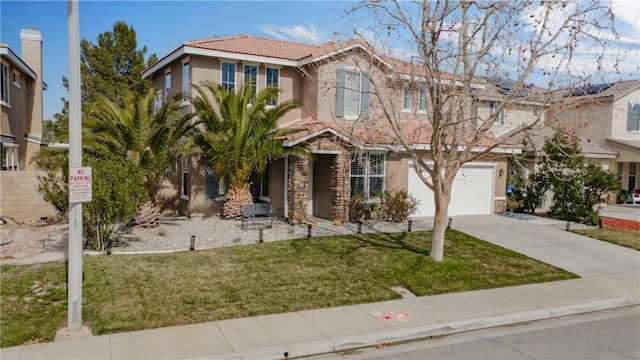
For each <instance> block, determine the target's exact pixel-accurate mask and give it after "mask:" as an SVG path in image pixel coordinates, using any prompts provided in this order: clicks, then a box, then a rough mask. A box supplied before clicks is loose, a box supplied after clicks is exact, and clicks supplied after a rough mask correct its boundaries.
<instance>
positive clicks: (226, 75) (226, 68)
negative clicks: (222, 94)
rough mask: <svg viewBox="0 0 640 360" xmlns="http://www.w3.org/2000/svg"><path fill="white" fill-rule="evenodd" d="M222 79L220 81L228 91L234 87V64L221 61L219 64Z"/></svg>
mask: <svg viewBox="0 0 640 360" xmlns="http://www.w3.org/2000/svg"><path fill="white" fill-rule="evenodd" d="M221 72H222V75H221V76H222V79H221V80H220V83H221V84H222V86H224V87H225V88H226V89H227V91H228V92H232V91H234V89H235V88H236V64H233V63H226V62H223V63H222V65H221Z"/></svg>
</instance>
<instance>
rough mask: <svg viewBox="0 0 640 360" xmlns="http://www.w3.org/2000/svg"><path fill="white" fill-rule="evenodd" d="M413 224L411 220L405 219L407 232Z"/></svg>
mask: <svg viewBox="0 0 640 360" xmlns="http://www.w3.org/2000/svg"><path fill="white" fill-rule="evenodd" d="M412 225H413V220H409V221H407V232H411V226H412Z"/></svg>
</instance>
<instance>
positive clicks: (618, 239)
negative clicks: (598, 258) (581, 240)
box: [573, 228, 640, 251]
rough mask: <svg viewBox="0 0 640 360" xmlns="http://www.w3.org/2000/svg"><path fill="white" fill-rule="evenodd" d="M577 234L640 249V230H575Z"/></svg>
mask: <svg viewBox="0 0 640 360" xmlns="http://www.w3.org/2000/svg"><path fill="white" fill-rule="evenodd" d="M573 232H575V233H576V234H580V235H585V236H588V237H592V238H594V239H598V240H602V241H606V242H610V243H612V244H616V245H620V246H624V247H628V248H629V249H634V250H638V251H640V231H629V230H616V229H611V228H602V229H589V230H573Z"/></svg>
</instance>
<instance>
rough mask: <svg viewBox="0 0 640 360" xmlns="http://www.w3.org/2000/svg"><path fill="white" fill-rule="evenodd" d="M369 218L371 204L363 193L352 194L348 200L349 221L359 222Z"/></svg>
mask: <svg viewBox="0 0 640 360" xmlns="http://www.w3.org/2000/svg"><path fill="white" fill-rule="evenodd" d="M370 216H371V203H370V202H369V200H368V199H367V197H366V196H365V194H364V193H359V194H354V195H352V196H351V199H350V200H349V221H351V222H359V221H362V220H365V219H368V218H369V217H370Z"/></svg>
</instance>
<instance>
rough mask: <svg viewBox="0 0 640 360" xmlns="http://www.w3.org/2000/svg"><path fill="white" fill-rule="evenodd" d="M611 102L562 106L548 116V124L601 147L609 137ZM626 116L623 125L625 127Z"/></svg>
mask: <svg viewBox="0 0 640 360" xmlns="http://www.w3.org/2000/svg"><path fill="white" fill-rule="evenodd" d="M611 104H612V103H611V100H606V99H605V100H599V101H597V102H591V103H575V104H568V105H566V106H563V107H562V108H561V109H560V111H559V112H557V113H554V114H551V115H549V117H548V119H549V123H550V124H551V125H554V126H557V127H559V128H561V129H564V130H566V131H569V132H571V133H575V134H576V135H578V136H580V137H582V138H584V139H589V140H591V141H593V142H596V143H598V144H601V145H605V138H606V137H607V136H611V127H612V125H611V120H612V113H611ZM626 124H627V121H626V115H625V119H624V125H625V127H626Z"/></svg>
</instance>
